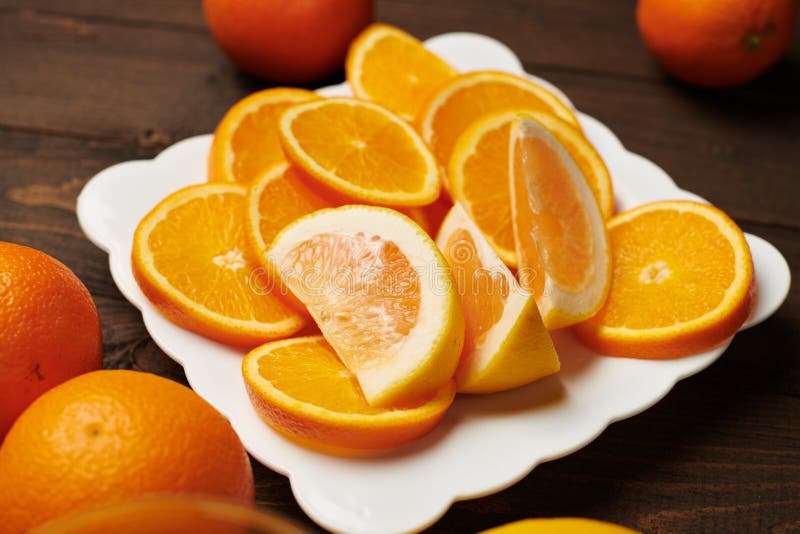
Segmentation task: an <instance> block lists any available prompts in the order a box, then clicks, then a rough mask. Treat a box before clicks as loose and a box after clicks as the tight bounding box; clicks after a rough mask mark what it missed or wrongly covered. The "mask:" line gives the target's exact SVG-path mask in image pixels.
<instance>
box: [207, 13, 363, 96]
mask: <svg viewBox="0 0 800 534" xmlns="http://www.w3.org/2000/svg"><path fill="white" fill-rule="evenodd" d="M203 11H204V14H205V18H206V23H207V24H208V28H209V29H210V30H211V35H213V36H214V39H215V40H216V41H217V43H218V44H219V45H220V47H222V50H223V51H224V52H225V53H226V54H227V55H228V56H229V57H230V58H231V59H232V60H233V61H234V62H235V63H237V64H238V65H239V66H240V67H242V68H243V69H244V70H246V71H248V72H250V73H252V74H255V75H257V76H260V77H262V78H267V79H269V80H273V81H278V82H284V83H309V82H313V81H316V80H319V79H321V78H323V77H325V76H327V75H329V74H332V73H333V72H334V71H336V69H338V68H341V67H342V65H343V64H344V58H345V55H346V53H347V47H348V45H349V44H350V41H352V40H353V38H354V37H355V36H356V35H357V34H358V33H359V32H360V31H361V30H362V29H363V28H364V27H366V26H367V24H369V22H370V21H371V20H372V0H235V1H233V0H204V2H203Z"/></svg>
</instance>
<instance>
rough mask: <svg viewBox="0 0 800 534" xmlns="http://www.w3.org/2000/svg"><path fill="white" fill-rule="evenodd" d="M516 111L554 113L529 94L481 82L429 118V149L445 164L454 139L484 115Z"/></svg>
mask: <svg viewBox="0 0 800 534" xmlns="http://www.w3.org/2000/svg"><path fill="white" fill-rule="evenodd" d="M516 108H528V109H532V110H535V111H543V112H546V113H553V112H554V111H553V109H552V108H551V107H550V105H549V104H547V103H546V102H545V101H544V100H542V99H541V98H539V97H538V96H537V95H536V94H535V93H533V92H532V91H526V90H525V89H522V88H520V87H518V86H516V85H511V84H508V83H503V82H497V81H495V82H482V83H480V84H478V85H474V86H471V87H465V88H463V89H461V90H458V91H456V92H454V93H453V94H452V95H450V97H449V98H448V100H447V103H446V104H444V105H443V106H441V107H440V108H439V109H438V111H437V113H436V116H435V117H434V119H433V132H434V135H433V139H432V140H431V146H432V147H433V149H434V153H435V154H436V156H437V157H438V158H439V161H441V162H442V163H443V164H445V165H446V164H447V162H448V161H449V160H450V154H452V152H453V145H455V142H456V139H457V138H458V136H459V135H460V134H461V133H462V132H463V131H464V130H466V129H467V126H469V125H470V124H471V123H472V122H474V121H475V120H476V119H479V118H480V117H482V116H484V115H486V114H488V113H492V112H495V111H503V110H506V109H516Z"/></svg>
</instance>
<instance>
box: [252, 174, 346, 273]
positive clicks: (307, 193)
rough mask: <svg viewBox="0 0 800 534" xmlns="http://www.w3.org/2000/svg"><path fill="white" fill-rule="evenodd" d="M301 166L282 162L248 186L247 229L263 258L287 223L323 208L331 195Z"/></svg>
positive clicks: (258, 256) (259, 256) (255, 253)
mask: <svg viewBox="0 0 800 534" xmlns="http://www.w3.org/2000/svg"><path fill="white" fill-rule="evenodd" d="M301 172H302V171H300V170H299V169H297V167H293V166H291V165H289V164H288V163H280V164H278V165H276V166H274V167H272V168H271V169H270V170H268V171H267V172H265V173H263V174H262V175H261V176H260V177H259V178H256V179H255V180H254V181H253V183H251V184H250V187H248V189H247V217H246V219H245V221H246V225H245V230H246V232H247V240H248V242H249V244H250V250H251V251H252V252H253V254H254V255H255V256H256V258H257V259H258V260H259V261H260V262H263V261H264V258H265V255H266V252H267V248H269V246H270V245H271V244H272V240H273V238H274V237H275V236H276V235H278V232H280V231H281V230H282V229H283V228H284V227H285V226H286V225H287V224H289V223H290V222H292V221H294V220H296V219H299V218H300V217H302V216H303V215H307V214H309V213H311V212H313V211H316V210H318V209H322V208H329V207H331V203H330V201H329V200H328V199H325V198H323V197H322V196H320V195H319V193H318V192H316V191H314V190H313V189H312V188H311V187H309V185H308V183H307V182H308V180H305V179H304V178H303V177H301V176H300V173H301Z"/></svg>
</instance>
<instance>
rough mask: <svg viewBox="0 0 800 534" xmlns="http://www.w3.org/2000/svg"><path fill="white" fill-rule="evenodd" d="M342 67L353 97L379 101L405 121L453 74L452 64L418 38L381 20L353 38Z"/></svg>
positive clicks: (412, 116) (454, 72)
mask: <svg viewBox="0 0 800 534" xmlns="http://www.w3.org/2000/svg"><path fill="white" fill-rule="evenodd" d="M345 70H346V72H347V82H348V83H349V84H350V88H351V89H352V90H353V94H354V95H355V96H357V97H359V98H365V99H367V100H371V101H373V102H376V103H378V104H381V105H382V106H385V107H386V108H388V109H390V110H392V111H394V112H395V113H397V114H398V115H400V116H401V117H403V118H404V119H406V120H408V121H411V120H413V119H414V118H415V117H416V116H417V114H418V113H419V110H420V108H421V107H422V105H423V103H424V102H425V99H426V98H427V97H428V96H429V95H430V94H431V93H432V92H433V91H434V90H435V89H436V88H437V87H438V86H439V85H441V84H442V83H444V82H445V81H447V80H448V79H450V78H452V77H453V76H455V75H456V71H455V69H453V67H451V66H450V65H448V64H447V62H446V61H444V60H443V59H442V58H440V57H439V56H437V55H436V54H434V53H433V52H431V51H430V50H428V49H426V48H425V46H424V45H423V44H422V43H421V42H420V41H419V40H418V39H416V38H415V37H413V36H412V35H410V34H408V33H406V32H404V31H403V30H401V29H399V28H395V27H394V26H389V25H388V24H381V23H375V24H372V25H370V26H369V27H367V29H365V30H364V31H363V32H361V34H359V36H358V37H356V39H355V40H354V41H353V43H352V44H351V45H350V50H349V51H348V53H347V60H346V62H345Z"/></svg>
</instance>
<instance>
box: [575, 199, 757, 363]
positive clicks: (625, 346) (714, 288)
mask: <svg viewBox="0 0 800 534" xmlns="http://www.w3.org/2000/svg"><path fill="white" fill-rule="evenodd" d="M608 232H609V238H610V242H611V252H612V255H613V261H614V275H613V278H612V282H611V291H610V293H609V295H608V299H607V300H606V303H605V305H604V306H603V308H602V309H601V310H600V311H599V312H598V313H597V315H595V316H594V317H593V318H591V319H590V320H588V321H587V322H585V323H581V324H579V325H576V327H575V332H576V333H577V335H578V337H579V338H580V339H581V340H582V341H583V342H584V343H585V344H586V345H588V346H589V347H591V348H592V349H593V350H595V351H597V352H599V353H601V354H608V355H612V356H628V357H634V358H676V357H680V356H686V355H689V354H695V353H698V352H702V351H704V350H708V349H711V348H713V347H714V346H716V345H719V344H720V343H722V342H723V341H725V340H726V339H727V338H729V337H730V336H732V335H733V334H735V333H736V331H737V330H738V329H739V327H741V326H742V324H743V323H744V321H745V320H746V319H747V316H748V314H749V313H750V305H751V301H752V298H753V288H754V286H753V260H752V258H751V256H750V248H749V246H748V245H747V241H746V240H745V237H744V234H743V233H742V231H741V230H740V229H739V227H738V226H736V223H734V222H733V221H732V220H731V219H730V218H729V217H728V216H727V215H725V213H723V212H722V211H720V210H719V209H717V208H715V207H713V206H709V205H708V204H700V203H698V202H690V201H673V200H669V201H661V202H653V203H650V204H645V205H643V206H639V207H637V208H634V209H632V210H630V211H627V212H625V213H621V214H620V215H617V216H616V217H614V218H613V219H611V221H610V222H609V226H608Z"/></svg>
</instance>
